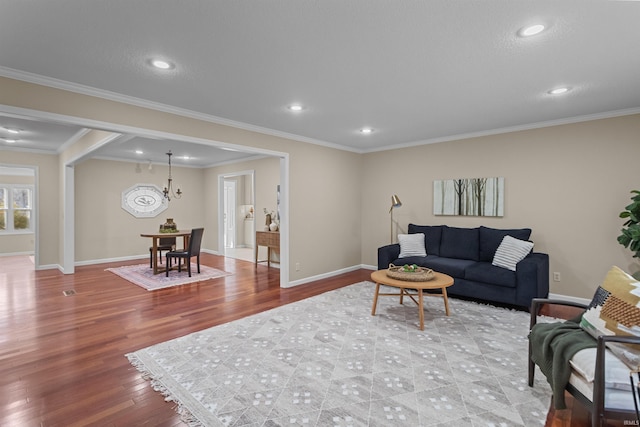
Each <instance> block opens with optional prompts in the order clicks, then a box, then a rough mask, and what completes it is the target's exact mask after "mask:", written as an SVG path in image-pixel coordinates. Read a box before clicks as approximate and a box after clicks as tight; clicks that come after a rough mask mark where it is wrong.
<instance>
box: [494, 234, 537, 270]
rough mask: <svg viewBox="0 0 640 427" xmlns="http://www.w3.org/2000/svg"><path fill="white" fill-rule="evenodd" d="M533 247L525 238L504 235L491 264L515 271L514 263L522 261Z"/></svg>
mask: <svg viewBox="0 0 640 427" xmlns="http://www.w3.org/2000/svg"><path fill="white" fill-rule="evenodd" d="M531 249H533V243H532V242H528V241H526V240H520V239H515V238H513V237H511V236H504V239H502V243H500V246H498V249H497V250H496V254H495V255H494V256H493V261H492V264H493V265H495V266H497V267H502V268H506V269H508V270H511V271H516V265H517V264H518V263H519V262H520V261H522V260H523V259H524V258H525V257H526V256H527V255H529V252H531Z"/></svg>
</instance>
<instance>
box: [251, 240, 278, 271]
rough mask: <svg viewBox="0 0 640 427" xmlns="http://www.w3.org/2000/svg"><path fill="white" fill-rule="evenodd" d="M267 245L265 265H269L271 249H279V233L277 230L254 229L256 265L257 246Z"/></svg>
mask: <svg viewBox="0 0 640 427" xmlns="http://www.w3.org/2000/svg"><path fill="white" fill-rule="evenodd" d="M259 246H266V247H267V259H266V261H267V267H271V251H272V250H276V251H280V233H279V232H278V231H256V249H255V255H256V265H258V263H259V262H264V260H263V261H258V247H259Z"/></svg>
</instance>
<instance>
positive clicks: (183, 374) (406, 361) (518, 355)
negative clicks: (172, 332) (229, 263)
mask: <svg viewBox="0 0 640 427" xmlns="http://www.w3.org/2000/svg"><path fill="white" fill-rule="evenodd" d="M374 287H375V285H374V284H373V283H371V282H361V283H357V284H354V285H351V286H348V287H345V288H342V289H339V290H335V291H331V292H327V293H324V294H322V295H319V296H315V297H312V298H308V299H306V300H303V301H299V302H295V303H292V304H289V305H285V306H282V307H278V308H276V309H272V310H269V311H265V312H262V313H259V314H256V315H253V316H249V317H246V318H243V319H241V320H237V321H234V322H230V323H227V324H224V325H220V326H216V327H213V328H210V329H206V330H203V331H200V332H196V333H192V334H190V335H186V336H184V337H181V338H177V339H174V340H171V341H167V342H164V343H160V344H157V345H154V346H151V347H148V348H145V349H142V350H139V351H136V352H134V353H130V354H127V355H126V356H127V358H128V359H129V361H130V362H131V363H132V365H133V366H135V367H136V368H137V369H138V370H139V371H141V372H142V373H143V376H145V377H146V378H147V379H150V381H151V385H152V387H154V389H155V390H157V391H159V392H161V393H162V394H163V395H164V396H165V398H166V399H167V400H169V401H173V402H175V403H176V409H177V410H178V411H179V412H180V413H181V414H182V416H183V419H184V420H185V422H187V423H188V424H189V425H195V426H284V425H287V426H292V425H294V426H381V427H382V426H385V427H386V426H391V425H392V426H411V427H416V426H459V425H469V426H471V425H473V426H482V425H484V426H534V425H544V422H545V418H546V414H547V412H548V409H549V406H550V399H551V390H550V387H549V385H548V384H547V383H546V381H545V379H544V376H543V375H541V374H540V372H538V373H537V374H538V375H536V382H535V384H534V387H533V388H530V387H529V386H528V385H527V334H528V325H529V315H528V313H525V312H519V311H512V310H507V309H503V308H496V307H492V306H488V305H480V304H477V303H473V302H467V301H461V300H456V299H451V300H450V308H451V316H449V317H447V316H446V315H445V314H444V304H443V301H442V299H441V298H426V301H425V330H424V331H420V330H419V329H418V324H419V319H418V312H417V307H416V305H415V304H413V302H411V301H410V300H409V299H405V304H404V305H400V304H399V301H398V298H388V297H385V298H380V299H379V301H378V308H377V313H376V316H371V303H372V300H373V292H374Z"/></svg>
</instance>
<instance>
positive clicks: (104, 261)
mask: <svg viewBox="0 0 640 427" xmlns="http://www.w3.org/2000/svg"><path fill="white" fill-rule="evenodd" d="M136 259H145V260H147V261H148V260H149V254H146V255H133V256H123V257H117V258H103V259H90V260H86V261H76V262H75V263H74V264H73V265H75V266H76V267H79V266H83V265H92V264H107V263H109V262H120V261H132V260H136Z"/></svg>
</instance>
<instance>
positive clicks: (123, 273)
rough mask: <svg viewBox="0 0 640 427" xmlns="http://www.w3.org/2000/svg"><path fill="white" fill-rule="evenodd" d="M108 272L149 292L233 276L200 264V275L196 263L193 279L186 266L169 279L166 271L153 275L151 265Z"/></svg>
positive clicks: (115, 269)
mask: <svg viewBox="0 0 640 427" xmlns="http://www.w3.org/2000/svg"><path fill="white" fill-rule="evenodd" d="M106 270H107V271H110V272H112V273H114V274H117V275H118V276H120V277H122V278H123V279H126V280H128V281H129V282H131V283H133V284H135V285H138V286H140V287H142V288H144V289H146V290H148V291H155V290H157V289H164V288H170V287H172V286H180V285H186V284H188V283H195V282H201V281H204V280H209V279H216V278H218V277H224V276H229V275H231V273H228V272H226V271H222V270H218V269H217V268H213V267H207V266H206V265H202V264H200V273H198V266H197V265H196V264H194V263H191V277H189V273H188V272H187V268H186V267H185V266H183V267H182V271H180V272H178V270H171V271H170V272H169V277H166V275H165V273H164V271H163V272H162V273H159V274H153V269H152V268H150V267H149V264H137V265H125V266H123V267H115V268H107V269H106Z"/></svg>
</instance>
